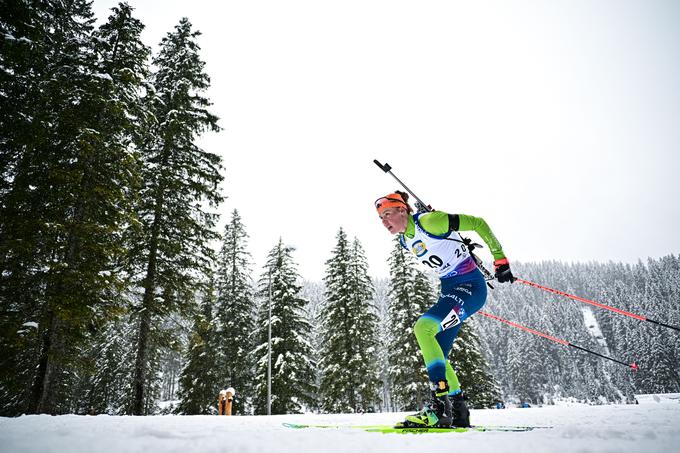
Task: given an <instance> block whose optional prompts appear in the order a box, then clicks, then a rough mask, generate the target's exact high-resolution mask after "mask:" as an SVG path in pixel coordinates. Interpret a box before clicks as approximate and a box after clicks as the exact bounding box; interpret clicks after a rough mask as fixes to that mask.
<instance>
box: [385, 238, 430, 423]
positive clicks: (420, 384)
mask: <svg viewBox="0 0 680 453" xmlns="http://www.w3.org/2000/svg"><path fill="white" fill-rule="evenodd" d="M388 262H389V266H390V289H389V299H390V306H389V322H388V325H389V326H390V330H391V332H390V347H389V364H390V368H389V370H390V378H391V384H392V399H393V402H394V404H395V406H396V407H397V408H398V409H399V410H416V409H418V408H419V407H420V405H421V404H422V402H423V401H424V400H426V399H427V398H428V397H429V394H430V390H429V379H428V377H427V371H426V370H425V367H424V364H423V357H422V354H421V353H420V348H419V347H418V342H417V341H416V336H415V334H414V332H413V326H414V325H415V323H416V321H417V320H418V318H419V317H420V316H421V315H422V314H423V313H425V311H426V310H427V309H428V308H429V307H430V306H431V305H432V304H433V303H434V301H435V297H434V292H433V289H432V286H431V285H430V282H429V281H428V279H427V277H426V276H425V275H424V274H423V273H422V272H421V271H420V270H419V269H418V268H417V266H418V262H417V261H416V260H415V259H413V254H412V253H410V252H408V251H407V250H405V249H404V247H403V246H402V245H401V243H400V241H399V239H398V238H397V239H396V240H395V241H394V247H393V248H392V252H391V253H390V257H389V260H388Z"/></svg>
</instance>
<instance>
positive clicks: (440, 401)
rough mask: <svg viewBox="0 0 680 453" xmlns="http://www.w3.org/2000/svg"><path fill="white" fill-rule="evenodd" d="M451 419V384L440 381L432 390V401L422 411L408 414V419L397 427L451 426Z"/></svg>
mask: <svg viewBox="0 0 680 453" xmlns="http://www.w3.org/2000/svg"><path fill="white" fill-rule="evenodd" d="M451 419H452V417H451V401H450V400H449V386H448V384H447V383H446V382H445V381H440V382H439V383H438V384H437V385H436V386H435V389H434V390H432V398H431V399H430V403H429V404H428V405H426V406H425V407H424V408H423V409H422V410H421V411H420V412H418V413H416V414H413V415H408V416H406V420H405V421H403V422H401V423H398V424H397V425H396V428H433V427H435V428H449V427H451Z"/></svg>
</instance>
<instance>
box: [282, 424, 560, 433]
mask: <svg viewBox="0 0 680 453" xmlns="http://www.w3.org/2000/svg"><path fill="white" fill-rule="evenodd" d="M283 426H285V427H286V428H294V429H302V428H320V429H361V430H364V431H366V432H370V433H385V434H387V433H398V434H412V433H415V434H420V433H465V432H471V431H477V432H486V431H501V432H524V431H532V430H534V429H544V428H551V426H470V427H469V428H459V427H452V428H433V427H422V428H397V427H394V426H392V425H305V424H299V423H283Z"/></svg>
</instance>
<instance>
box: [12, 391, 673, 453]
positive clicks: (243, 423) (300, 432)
mask: <svg viewBox="0 0 680 453" xmlns="http://www.w3.org/2000/svg"><path fill="white" fill-rule="evenodd" d="M638 401H640V404H638V405H610V406H586V405H556V406H545V407H531V408H527V409H521V408H510V409H501V410H479V411H473V420H472V421H473V423H475V424H478V425H485V424H486V425H533V426H552V428H551V429H537V430H534V431H530V432H519V433H507V432H467V433H444V434H381V433H369V432H364V431H361V430H358V429H291V428H286V427H284V426H283V425H282V423H283V422H292V423H306V424H331V423H332V424H336V423H337V424H341V425H351V424H357V425H358V424H360V425H373V424H383V423H385V424H387V423H393V422H394V421H397V420H400V419H401V418H402V417H403V414H394V413H381V414H361V415H348V414H340V415H316V414H307V415H276V416H271V417H265V416H259V417H237V416H232V417H218V416H154V417H111V416H94V417H90V416H75V415H66V416H58V417H51V416H47V415H38V416H23V417H18V418H0V452H1V453H24V452H35V453H50V452H54V453H57V452H59V453H62V452H64V453H69V452H73V453H99V452H101V453H115V452H125V453H136V452H139V453H172V452H178V453H180V452H181V453H193V452H196V453H210V452H220V453H225V452H247V453H255V452H268V453H269V452H294V453H308V452H320V451H321V452H333V453H335V452H352V453H358V452H375V453H384V452H387V453H401V452H404V453H405V452H408V453H417V452H423V451H449V452H453V451H456V452H475V453H499V452H503V453H507V452H531V453H546V452H579V453H586V452H616V453H621V452H635V453H640V452H644V453H653V452H664V453H667V452H677V451H680V395H662V396H640V397H639V398H638Z"/></svg>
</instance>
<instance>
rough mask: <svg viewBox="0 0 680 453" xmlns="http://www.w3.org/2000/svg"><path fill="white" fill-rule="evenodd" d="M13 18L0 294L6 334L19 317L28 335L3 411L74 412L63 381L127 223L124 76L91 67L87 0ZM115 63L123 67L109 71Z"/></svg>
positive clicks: (109, 304)
mask: <svg viewBox="0 0 680 453" xmlns="http://www.w3.org/2000/svg"><path fill="white" fill-rule="evenodd" d="M23 13H26V14H23ZM18 20H19V21H22V20H28V21H29V22H25V23H23V24H22V25H21V26H19V27H15V28H14V30H15V31H18V32H20V31H21V30H31V31H30V38H29V37H28V36H27V37H26V39H27V40H29V41H28V42H29V43H30V44H29V47H28V49H26V48H24V49H18V48H17V49H16V50H17V51H19V50H21V52H17V54H16V55H15V56H16V57H17V60H15V63H16V62H18V63H17V65H16V66H17V69H19V71H18V72H17V74H16V78H15V80H14V81H13V82H12V83H10V84H9V90H10V92H12V90H13V89H14V88H16V87H17V86H18V84H20V83H23V82H29V83H27V84H26V85H25V86H24V87H23V88H21V89H18V90H17V91H14V92H13V94H17V95H18V96H19V98H18V99H14V100H13V102H17V101H20V100H21V99H22V97H24V98H25V100H26V101H27V102H26V103H25V104H24V105H23V106H22V107H21V108H22V109H23V111H21V112H17V111H16V109H15V110H11V111H10V113H11V112H14V113H16V114H17V115H16V116H15V118H18V117H20V116H21V117H23V118H24V120H22V121H19V122H18V123H16V124H14V126H15V127H16V128H17V129H16V132H13V133H11V134H9V135H8V136H7V137H8V140H2V142H3V144H2V151H1V152H0V153H1V155H2V160H3V162H7V163H8V167H7V168H6V169H3V172H4V174H3V185H2V188H0V191H2V203H1V204H0V209H1V210H2V212H0V219H2V220H1V221H0V222H1V225H0V241H1V245H0V269H1V270H2V272H0V274H1V275H2V276H3V277H2V279H3V284H2V285H0V286H2V288H3V290H2V291H3V294H2V295H0V297H2V298H3V300H5V298H6V297H8V296H9V295H12V297H13V298H14V295H16V294H21V296H20V297H19V298H16V299H15V300H14V301H13V302H12V303H11V304H8V305H7V306H8V307H9V312H10V313H9V314H10V316H8V321H9V323H10V324H11V323H15V326H11V325H10V326H8V327H9V329H8V331H9V332H18V329H17V326H16V324H18V325H19V326H21V323H22V322H23V323H25V321H27V320H30V322H31V325H34V324H33V323H35V324H37V326H38V331H37V334H38V336H37V338H35V339H34V340H33V341H31V342H30V344H24V345H23V346H26V349H25V350H24V351H29V352H30V355H31V357H29V358H28V359H27V360H24V359H25V357H24V358H23V359H22V356H23V353H24V351H17V352H18V354H17V362H15V363H18V361H22V360H24V361H23V362H22V363H21V365H20V366H21V367H22V368H23V367H25V366H27V365H28V368H27V370H28V371H26V370H16V371H17V372H16V374H15V375H16V376H20V378H19V379H21V380H23V381H24V382H25V381H31V382H32V384H31V385H30V386H24V388H30V393H26V392H20V393H19V394H22V395H23V396H21V401H19V400H16V401H15V402H16V403H17V405H16V406H15V407H17V408H19V407H21V406H22V405H23V409H22V410H27V411H29V412H41V413H53V414H55V413H64V412H70V411H73V410H75V406H76V404H77V398H76V397H75V395H74V394H73V390H74V388H76V387H77V385H75V381H74V379H75V376H78V375H79V374H82V373H83V372H88V371H87V369H88V366H89V365H88V364H87V363H85V362H84V361H83V359H84V358H87V356H88V354H87V347H88V342H89V337H90V336H91V335H92V334H93V333H95V332H96V331H97V330H98V329H100V328H101V327H102V325H103V324H104V323H105V321H106V319H108V318H109V317H110V316H111V314H112V312H115V311H116V310H117V309H118V301H117V300H116V296H117V294H118V292H119V290H120V288H121V287H122V285H123V283H124V281H123V275H122V274H121V269H120V267H119V266H118V264H119V262H120V258H121V256H122V255H123V254H124V250H123V248H122V247H121V243H122V241H121V237H122V233H123V230H124V228H125V225H127V224H129V223H131V222H132V221H133V217H132V215H131V214H132V209H131V201H132V193H133V191H132V190H130V188H131V187H134V186H135V183H136V181H137V177H138V171H137V166H136V161H135V157H134V156H131V155H130V153H129V150H128V147H127V145H128V143H129V136H130V131H129V129H130V124H129V122H128V121H126V120H125V119H124V118H125V114H126V111H125V109H123V108H121V105H120V103H118V101H117V94H116V93H117V90H119V89H122V87H123V86H124V85H126V84H128V82H127V81H122V80H120V79H116V78H115V77H113V76H112V74H111V73H107V72H105V70H104V68H103V67H102V65H101V62H102V60H101V59H100V56H99V54H98V53H97V52H96V50H95V49H96V41H95V40H93V39H92V31H93V27H92V23H93V22H94V19H93V17H92V12H91V6H90V3H89V2H87V1H84V0H78V1H72V2H67V3H63V2H52V1H45V2H40V4H39V5H31V7H29V8H27V9H25V10H23V11H21V14H19V16H18ZM6 26H8V25H3V27H6ZM9 27H10V28H11V26H9ZM15 38H16V37H15ZM31 38H33V39H34V40H31ZM20 42H26V41H23V40H22V41H20ZM29 56H30V57H32V58H31V60H29V59H28V58H27V57H29ZM125 65H134V63H133V62H130V61H124V62H122V63H120V65H119V67H121V66H125ZM27 75H28V77H26V76H27ZM22 79H23V80H22ZM15 82H16V83H15ZM135 84H136V82H135V81H133V82H130V83H129V84H128V85H129V86H131V88H129V91H134V86H135ZM10 118H11V117H10ZM6 127H7V124H3V125H2V128H3V130H6ZM8 156H9V158H8ZM24 289H25V290H26V291H23V290H24ZM27 318H29V319H27ZM22 319H23V321H22ZM3 330H4V329H3ZM17 340H19V341H18V342H17ZM24 342H25V341H24V338H18V339H14V340H12V339H10V340H9V341H8V342H7V345H8V346H12V345H13V344H14V345H16V344H22V343H24ZM3 343H4V341H3ZM32 357H35V358H37V363H33V364H31V363H30V362H31V360H32ZM31 365H33V366H31ZM35 365H37V366H35ZM11 369H12V364H10V367H8V370H11ZM10 372H12V371H10Z"/></svg>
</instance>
